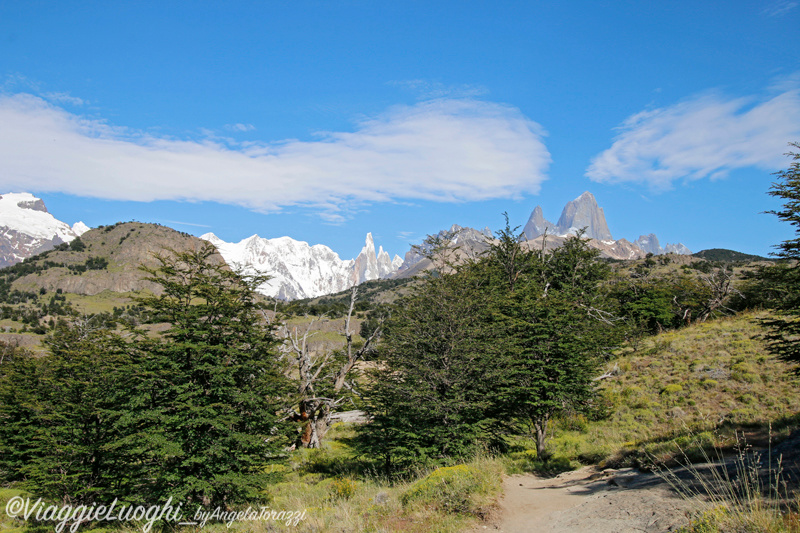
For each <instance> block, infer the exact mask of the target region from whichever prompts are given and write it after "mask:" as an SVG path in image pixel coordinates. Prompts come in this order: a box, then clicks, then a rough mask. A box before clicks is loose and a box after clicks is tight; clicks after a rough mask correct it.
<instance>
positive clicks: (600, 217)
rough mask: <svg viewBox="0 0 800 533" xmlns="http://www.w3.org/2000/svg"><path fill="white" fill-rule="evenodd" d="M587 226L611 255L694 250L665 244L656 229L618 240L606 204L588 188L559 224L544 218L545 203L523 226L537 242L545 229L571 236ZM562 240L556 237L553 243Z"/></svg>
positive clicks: (626, 256)
mask: <svg viewBox="0 0 800 533" xmlns="http://www.w3.org/2000/svg"><path fill="white" fill-rule="evenodd" d="M583 228H586V233H585V234H584V235H585V236H586V237H588V238H590V239H593V240H594V241H597V242H596V243H595V246H596V247H598V248H600V249H602V250H603V253H604V254H606V255H607V256H609V257H614V258H618V259H633V258H634V257H635V256H637V255H644V254H648V253H652V254H654V255H660V254H667V253H675V254H683V255H686V254H691V253H692V252H691V251H690V250H689V249H688V248H687V247H686V246H684V245H683V244H680V243H678V244H667V245H666V246H664V247H663V248H662V247H661V245H660V244H659V242H658V237H656V236H655V235H653V234H652V233H651V234H649V235H640V236H639V238H638V239H637V240H636V241H634V242H633V243H631V242H628V241H626V240H625V239H618V240H615V239H614V238H613V237H612V236H611V231H610V230H609V229H608V224H607V223H606V217H605V213H604V212H603V208H602V207H600V206H598V205H597V200H596V199H595V197H594V195H593V194H592V193H590V192H588V191H586V192H584V193H583V194H581V195H580V196H578V197H577V198H575V199H574V200H572V201H571V202H568V203H567V205H565V206H564V209H563V210H562V211H561V217H559V219H558V224H553V223H552V222H550V221H548V220H547V219H546V218H544V213H543V212H542V208H541V206H538V205H537V206H536V208H534V210H533V212H532V213H531V216H530V218H529V219H528V223H527V224H525V228H524V230H523V233H524V236H525V238H526V239H527V240H528V241H529V242H533V241H535V240H536V239H538V238H539V237H541V236H542V235H543V234H544V233H545V232H547V234H548V235H552V236H553V237H560V238H563V237H567V236H569V235H575V234H577V232H578V231H580V230H581V229H583ZM555 242H560V239H556V240H555V241H554V242H553V243H554V244H555Z"/></svg>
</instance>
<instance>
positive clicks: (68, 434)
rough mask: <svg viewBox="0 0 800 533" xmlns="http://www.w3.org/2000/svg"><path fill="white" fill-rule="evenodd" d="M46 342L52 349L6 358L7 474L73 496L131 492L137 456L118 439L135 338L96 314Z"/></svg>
mask: <svg viewBox="0 0 800 533" xmlns="http://www.w3.org/2000/svg"><path fill="white" fill-rule="evenodd" d="M46 345H47V346H48V348H49V350H50V354H49V355H48V356H46V357H42V358H32V357H30V356H26V355H22V354H21V355H20V356H19V357H15V358H14V360H13V361H12V362H11V364H10V365H9V366H8V367H7V368H6V365H5V364H4V365H3V366H4V372H3V376H2V378H1V379H0V419H2V422H3V423H2V424H0V457H2V460H0V471H2V475H3V478H4V479H5V480H7V481H20V482H22V483H23V486H24V487H26V488H28V489H30V490H32V491H33V492H35V493H36V494H37V495H41V496H45V497H48V498H52V499H55V500H59V501H65V502H72V503H76V502H77V503H86V502H90V501H93V500H94V499H96V498H99V499H101V500H103V499H108V498H110V499H111V500H113V499H114V498H115V497H117V496H120V497H124V492H125V491H124V490H122V487H123V486H124V485H125V483H126V480H129V479H130V477H129V475H128V472H129V470H130V467H129V464H130V458H129V457H128V456H127V454H126V453H125V451H124V450H123V449H119V448H118V449H113V447H114V444H115V443H116V442H117V441H118V439H119V438H120V434H119V432H118V430H117V427H116V420H117V418H118V417H119V416H120V414H121V403H120V398H119V391H120V390H124V388H125V386H124V383H125V381H126V376H127V372H126V370H127V369H128V368H129V364H128V363H129V360H130V351H131V350H135V345H133V344H130V343H127V342H125V341H124V340H123V339H122V338H121V337H120V336H118V335H115V334H113V333H111V332H110V331H108V330H107V329H106V328H105V327H104V325H103V324H100V323H98V321H97V320H94V319H92V318H88V319H81V320H79V321H77V322H76V323H74V324H73V325H71V327H66V325H60V326H59V327H58V328H57V329H56V331H55V332H54V333H53V334H52V335H51V336H50V337H48V339H47V340H46ZM108 501H110V500H108Z"/></svg>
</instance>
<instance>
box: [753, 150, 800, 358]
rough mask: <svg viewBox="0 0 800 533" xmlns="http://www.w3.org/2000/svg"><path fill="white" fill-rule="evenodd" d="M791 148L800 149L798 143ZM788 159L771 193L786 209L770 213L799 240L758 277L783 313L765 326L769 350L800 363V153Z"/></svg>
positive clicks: (783, 245) (784, 248) (780, 250)
mask: <svg viewBox="0 0 800 533" xmlns="http://www.w3.org/2000/svg"><path fill="white" fill-rule="evenodd" d="M791 146H793V147H795V148H800V144H797V143H791ZM787 155H789V156H791V158H792V163H791V164H790V165H789V168H788V169H787V170H782V171H780V172H778V173H777V176H778V181H776V182H774V183H773V184H772V187H771V188H770V191H769V194H770V195H771V196H775V197H778V198H781V199H783V200H784V204H783V208H782V209H780V210H777V211H769V213H771V214H774V215H776V216H777V217H778V218H780V219H781V220H782V221H784V222H788V223H789V224H790V225H791V226H793V227H794V230H795V237H794V238H793V239H787V240H785V241H783V242H782V243H780V244H779V245H777V246H776V248H777V249H778V251H777V252H776V253H774V254H773V255H774V256H775V257H777V258H778V259H779V262H778V263H777V264H775V265H772V266H769V267H765V268H762V269H761V270H760V272H759V274H758V276H759V278H760V281H761V286H762V288H763V292H764V293H767V294H769V295H770V300H769V301H768V303H769V304H770V305H771V306H772V307H774V308H775V309H776V310H777V311H778V312H779V313H780V314H779V316H777V317H775V318H770V319H767V320H764V321H763V322H762V323H763V324H764V325H765V326H766V327H767V328H768V330H769V333H768V334H767V335H766V338H767V341H768V343H769V348H770V350H771V351H772V353H774V354H776V355H777V356H779V357H781V358H783V359H785V360H787V361H793V362H796V363H800V342H798V340H797V339H798V338H800V153H797V152H790V153H789V154H787ZM798 372H800V367H798Z"/></svg>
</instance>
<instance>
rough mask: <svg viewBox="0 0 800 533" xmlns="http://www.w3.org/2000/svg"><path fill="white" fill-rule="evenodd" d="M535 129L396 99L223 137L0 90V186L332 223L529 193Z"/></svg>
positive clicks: (537, 158)
mask: <svg viewBox="0 0 800 533" xmlns="http://www.w3.org/2000/svg"><path fill="white" fill-rule="evenodd" d="M544 135H545V133H544V131H543V130H542V128H541V127H540V126H539V125H538V124H536V123H535V122H533V121H531V120H529V119H527V118H526V117H525V116H523V115H522V113H521V112H520V111H519V110H518V109H516V108H514V107H510V106H506V105H501V104H497V103H491V102H485V101H480V100H471V99H458V100H452V99H440V100H435V101H428V102H421V103H419V104H417V105H414V106H398V107H394V108H391V109H389V110H388V111H386V112H385V113H383V114H381V115H379V116H376V117H373V118H370V119H366V120H363V121H361V122H359V123H357V124H356V125H355V128H354V130H353V131H349V132H327V133H323V134H320V136H319V140H316V141H312V142H306V141H298V140H287V141H283V142H277V143H271V144H255V143H248V144H240V145H236V146H234V147H231V145H230V144H228V143H221V142H219V141H216V140H213V139H206V140H201V141H189V140H175V139H172V138H162V137H156V136H153V135H151V134H146V133H142V132H136V131H130V130H127V129H124V128H119V127H112V126H110V125H108V124H106V123H105V122H103V121H99V120H94V119H87V118H84V117H81V116H79V115H76V114H73V113H70V112H68V111H66V110H65V109H63V108H60V107H58V106H55V105H53V104H52V103H48V102H46V101H45V100H43V99H42V98H39V97H36V96H32V95H29V94H17V95H13V96H0V188H2V189H4V190H35V191H37V192H63V193H67V194H74V195H79V196H86V197H97V198H106V199H118V200H134V201H145V202H146V201H152V200H188V201H215V202H220V203H226V204H234V205H241V206H245V207H248V208H251V209H255V210H260V211H271V210H279V209H281V208H283V207H286V206H293V205H301V206H311V207H315V208H317V209H318V210H319V211H320V212H324V213H326V218H327V220H328V221H330V222H336V221H337V220H338V219H337V215H341V213H340V212H339V209H340V208H342V207H346V206H348V205H351V204H352V203H354V202H356V203H357V202H384V201H397V200H398V199H414V200H432V201H438V202H459V201H477V200H487V199H492V198H509V197H518V196H519V195H521V194H523V193H537V192H538V191H539V187H540V185H541V183H542V181H544V180H545V179H546V170H547V168H548V166H549V164H550V154H549V153H548V151H547V149H546V147H545V145H544V143H543V141H542V139H543V136H544Z"/></svg>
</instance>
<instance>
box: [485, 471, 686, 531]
mask: <svg viewBox="0 0 800 533" xmlns="http://www.w3.org/2000/svg"><path fill="white" fill-rule="evenodd" d="M500 503H501V508H500V511H499V516H498V517H497V519H495V520H494V521H492V522H489V523H486V524H483V525H481V526H478V527H477V528H476V529H473V530H472V531H473V532H479V531H487V530H488V531H491V530H494V531H502V532H504V533H521V532H526V533H527V532H536V533H567V532H570V533H571V532H582V531H587V532H592V533H628V532H647V533H656V532H664V531H674V530H676V529H678V528H679V527H681V526H682V525H685V524H686V523H687V522H688V520H687V517H686V513H687V511H688V510H689V508H690V505H691V504H690V503H689V502H687V501H685V500H683V499H682V498H680V497H679V496H677V495H675V494H674V492H672V491H671V490H670V489H669V487H668V486H667V485H666V484H665V483H664V482H662V481H661V480H660V479H659V478H658V477H656V476H654V475H652V474H643V473H640V472H637V471H635V470H633V469H624V470H605V471H602V472H599V471H597V470H596V469H595V468H594V467H585V468H582V469H580V470H576V471H574V472H566V473H564V474H561V475H560V476H558V477H555V478H550V479H543V478H539V477H536V476H533V475H515V476H509V477H507V478H506V479H505V480H504V496H503V499H502V500H501V502H500Z"/></svg>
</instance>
